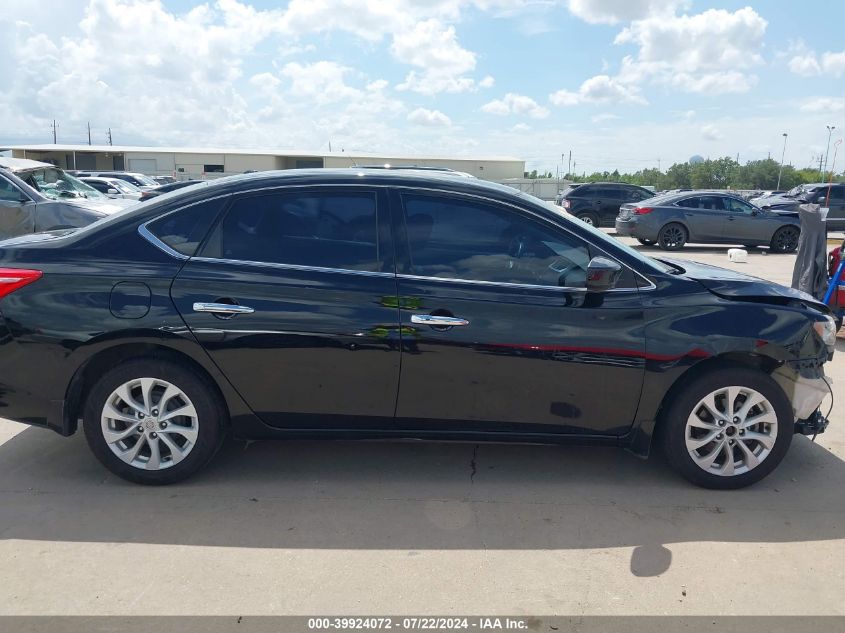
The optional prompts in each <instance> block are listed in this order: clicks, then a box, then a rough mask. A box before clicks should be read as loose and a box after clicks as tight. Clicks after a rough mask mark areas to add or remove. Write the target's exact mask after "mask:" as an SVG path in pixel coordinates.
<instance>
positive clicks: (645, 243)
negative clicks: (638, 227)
mask: <svg viewBox="0 0 845 633" xmlns="http://www.w3.org/2000/svg"><path fill="white" fill-rule="evenodd" d="M637 241H638V242H639V243H640V244H642V245H643V246H651V245H652V244H654V240H647V239H646V238H644V237H638V238H637Z"/></svg>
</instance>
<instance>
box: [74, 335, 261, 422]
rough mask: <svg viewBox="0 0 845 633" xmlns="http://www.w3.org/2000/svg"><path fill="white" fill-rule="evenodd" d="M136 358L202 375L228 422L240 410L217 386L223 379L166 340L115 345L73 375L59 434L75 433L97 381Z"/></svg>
mask: <svg viewBox="0 0 845 633" xmlns="http://www.w3.org/2000/svg"><path fill="white" fill-rule="evenodd" d="M140 358H146V359H149V358H154V359H159V360H170V361H172V362H175V363H178V364H180V365H183V366H185V367H188V368H190V369H191V370H192V371H193V372H196V373H197V375H199V376H202V377H203V378H204V379H205V380H206V381H207V382H208V384H209V386H210V387H211V388H212V389H214V390H215V392H216V393H217V395H218V396H219V397H220V400H221V402H222V404H223V406H224V407H225V409H226V412H227V414H228V415H227V418H228V419H231V417H232V415H233V413H234V411H233V409H240V407H239V406H238V405H239V404H240V403H238V402H233V397H237V396H236V394H234V392H233V390H232V388H231V387H230V386H229V385H228V384H221V379H222V380H225V378H222V376H221V375H220V374H219V373H218V372H215V371H213V370H211V369H210V368H208V367H206V366H205V365H203V363H201V362H200V361H199V360H197V359H196V358H194V357H193V356H191V354H189V353H187V352H186V351H184V350H182V349H178V348H177V347H176V346H175V345H170V344H168V343H167V342H166V339H165V340H164V341H162V340H156V341H137V340H136V341H131V342H129V341H124V342H115V343H114V344H112V345H109V346H107V347H103V348H101V349H99V350H97V351H96V352H94V353H92V354H91V355H90V356H89V357H88V358H86V359H85V361H84V362H83V363H82V364H81V365H80V366H79V367H78V368H77V370H76V372H75V373H74V374H73V377H72V378H71V380H70V382H69V384H68V387H67V391H66V394H65V406H64V411H63V420H62V424H63V429H64V432H63V435H72V434H73V433H75V432H76V430H77V427H78V424H79V418H80V416H81V415H82V411H83V408H84V406H85V399H86V398H87V396H88V393H89V392H90V390H91V388H92V387H93V385H94V384H95V383H96V381H97V379H98V378H99V377H100V376H102V375H103V374H104V373H105V372H106V371H108V370H109V369H111V368H112V367H114V366H116V365H118V364H120V363H123V362H126V361H129V360H135V359H140ZM244 406H245V405H244Z"/></svg>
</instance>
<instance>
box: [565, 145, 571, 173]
mask: <svg viewBox="0 0 845 633" xmlns="http://www.w3.org/2000/svg"><path fill="white" fill-rule="evenodd" d="M566 173H568V174H571V173H572V150H569V167H568V168H567V170H566Z"/></svg>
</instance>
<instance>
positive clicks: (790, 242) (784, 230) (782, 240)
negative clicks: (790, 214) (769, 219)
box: [770, 226, 801, 253]
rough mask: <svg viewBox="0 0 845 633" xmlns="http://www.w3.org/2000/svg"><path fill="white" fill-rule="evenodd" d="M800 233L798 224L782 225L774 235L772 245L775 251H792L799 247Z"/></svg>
mask: <svg viewBox="0 0 845 633" xmlns="http://www.w3.org/2000/svg"><path fill="white" fill-rule="evenodd" d="M800 234H801V231H800V230H799V229H798V227H797V226H782V227H780V228H779V229H778V230H777V231H775V234H774V235H773V236H772V243H771V245H770V247H771V249H772V250H773V251H774V252H775V253H792V252H793V251H795V249H797V248H798V236H799V235H800Z"/></svg>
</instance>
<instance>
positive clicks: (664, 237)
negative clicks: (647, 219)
mask: <svg viewBox="0 0 845 633" xmlns="http://www.w3.org/2000/svg"><path fill="white" fill-rule="evenodd" d="M688 238H689V235H688V234H687V230H686V229H685V228H684V227H683V225H681V224H678V223H677V222H670V223H669V224H667V225H666V226H664V227H663V228H662V229H660V233H658V234H657V245H658V246H659V247H660V248H662V249H663V250H665V251H679V250H681V249H682V248H683V247H684V244H686V243H687V239H688Z"/></svg>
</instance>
